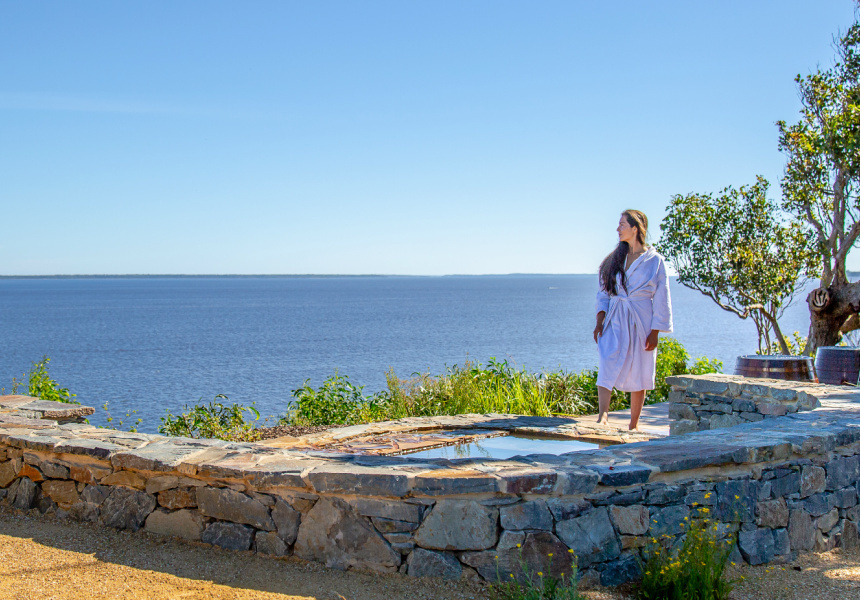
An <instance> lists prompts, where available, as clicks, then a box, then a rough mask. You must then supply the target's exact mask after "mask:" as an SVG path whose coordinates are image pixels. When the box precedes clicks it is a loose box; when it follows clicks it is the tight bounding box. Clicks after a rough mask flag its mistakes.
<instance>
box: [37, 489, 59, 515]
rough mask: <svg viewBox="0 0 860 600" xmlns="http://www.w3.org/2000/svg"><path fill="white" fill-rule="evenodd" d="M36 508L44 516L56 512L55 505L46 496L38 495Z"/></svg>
mask: <svg viewBox="0 0 860 600" xmlns="http://www.w3.org/2000/svg"><path fill="white" fill-rule="evenodd" d="M36 508H38V509H39V512H40V513H42V514H43V515H44V514H45V513H48V512H51V511H55V510H57V503H56V502H54V501H53V500H51V499H50V498H49V497H48V496H46V495H44V494H41V493H40V494H38V495H37V498H36Z"/></svg>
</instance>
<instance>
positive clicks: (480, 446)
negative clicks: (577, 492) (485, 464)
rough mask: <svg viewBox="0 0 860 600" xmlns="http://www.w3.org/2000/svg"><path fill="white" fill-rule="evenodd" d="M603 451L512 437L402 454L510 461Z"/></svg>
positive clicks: (586, 444)
mask: <svg viewBox="0 0 860 600" xmlns="http://www.w3.org/2000/svg"><path fill="white" fill-rule="evenodd" d="M601 447H602V446H601V445H600V444H593V443H590V442H580V441H578V440H572V439H558V438H545V437H536V436H525V435H518V434H512V435H504V436H501V437H487V438H482V439H478V440H472V441H470V442H466V443H462V444H452V445H450V446H440V447H436V448H430V449H428V450H419V451H417V452H408V453H403V455H404V456H408V457H410V458H471V457H478V458H511V457H513V456H521V455H525V454H565V453H566V452H578V451H583V450H597V449H599V448H601Z"/></svg>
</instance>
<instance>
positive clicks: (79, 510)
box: [68, 502, 99, 523]
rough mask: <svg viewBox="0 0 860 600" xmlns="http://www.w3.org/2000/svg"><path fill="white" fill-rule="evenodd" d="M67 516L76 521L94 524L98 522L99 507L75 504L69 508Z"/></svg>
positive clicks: (81, 503) (88, 504)
mask: <svg viewBox="0 0 860 600" xmlns="http://www.w3.org/2000/svg"><path fill="white" fill-rule="evenodd" d="M68 516H69V518H71V519H74V520H76V521H86V522H89V523H95V522H96V521H98V520H99V507H98V506H96V505H95V504H90V503H89V502H75V503H74V504H72V506H71V507H70V508H69V511H68Z"/></svg>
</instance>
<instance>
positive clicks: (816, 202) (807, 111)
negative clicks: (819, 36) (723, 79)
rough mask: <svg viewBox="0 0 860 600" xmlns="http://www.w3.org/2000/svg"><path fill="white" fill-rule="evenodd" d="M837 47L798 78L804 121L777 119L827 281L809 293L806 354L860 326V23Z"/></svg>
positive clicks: (789, 201)
mask: <svg viewBox="0 0 860 600" xmlns="http://www.w3.org/2000/svg"><path fill="white" fill-rule="evenodd" d="M836 49H837V54H838V56H837V61H836V63H835V64H834V65H833V66H832V67H831V68H829V69H826V70H823V71H822V70H821V69H818V70H817V71H816V72H815V73H813V74H811V75H808V76H806V77H801V76H800V75H798V76H797V78H796V79H795V81H796V83H797V86H798V90H799V95H800V100H801V104H802V108H801V111H800V115H801V118H800V120H799V121H798V122H797V123H794V124H792V125H787V124H786V123H785V122H784V121H779V122H777V126H778V127H779V147H780V150H782V151H783V152H784V153H785V154H786V157H787V163H786V167H785V174H784V177H783V180H782V187H783V207H784V208H785V209H786V210H787V211H789V212H790V213H792V214H793V215H794V216H795V217H796V218H797V219H798V221H799V222H801V223H802V224H803V226H804V228H805V230H806V232H807V235H808V237H809V239H810V240H811V241H812V242H813V245H814V249H815V253H816V255H817V257H818V265H817V269H816V273H815V275H816V276H818V277H819V278H820V287H819V288H818V289H816V290H814V291H813V292H812V293H810V294H809V296H808V297H807V302H808V304H809V310H810V327H809V342H808V344H807V346H806V350H805V353H806V354H812V353H813V352H814V351H815V349H816V348H817V347H818V346H830V345H833V344H835V343H837V342H838V341H839V339H840V337H841V334H842V333H845V332H847V331H850V330H853V329H857V328H858V325H860V320H858V317H857V313H858V312H860V283H858V282H850V281H849V280H848V274H847V272H846V259H847V257H848V254H849V252H850V251H851V249H852V248H853V247H854V245H855V244H856V243H857V238H858V235H860V196H858V192H860V77H859V76H860V24H858V23H857V22H855V23H854V24H853V25H852V26H851V28H850V29H849V30H848V32H847V33H846V34H845V35H843V36H842V37H841V38H840V39H838V41H836Z"/></svg>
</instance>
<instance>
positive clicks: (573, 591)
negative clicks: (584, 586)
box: [490, 544, 585, 600]
mask: <svg viewBox="0 0 860 600" xmlns="http://www.w3.org/2000/svg"><path fill="white" fill-rule="evenodd" d="M517 547H518V548H519V549H520V555H519V566H520V570H521V571H522V576H521V577H520V578H519V580H518V579H517V578H515V577H514V574H513V573H510V574H509V575H508V576H509V579H508V580H505V579H504V578H503V577H502V575H501V573H499V568H498V562H497V563H496V583H494V584H493V585H491V586H490V598H491V600H585V597H584V596H583V595H582V594H580V593H579V590H578V584H579V578H578V577H577V574H576V560H575V557H574V559H573V560H571V564H570V572H569V573H561V575H560V576H559V577H553V576H552V575H550V574H549V573H547V574H544V573H543V572H541V571H538V572H536V573H534V572H532V571H531V570H530V569H529V566H528V564H527V563H526V561H525V560H523V557H522V547H521V546H520V545H519V544H517ZM569 552H571V556H573V554H572V553H573V550H569ZM497 561H498V559H497ZM552 561H553V555H552V554H550V555H549V567H548V569H547V570H551V567H552Z"/></svg>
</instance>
